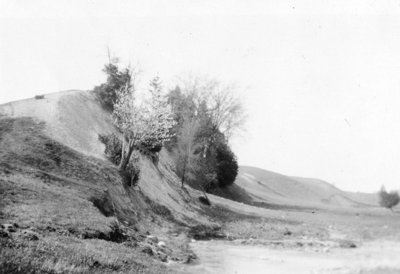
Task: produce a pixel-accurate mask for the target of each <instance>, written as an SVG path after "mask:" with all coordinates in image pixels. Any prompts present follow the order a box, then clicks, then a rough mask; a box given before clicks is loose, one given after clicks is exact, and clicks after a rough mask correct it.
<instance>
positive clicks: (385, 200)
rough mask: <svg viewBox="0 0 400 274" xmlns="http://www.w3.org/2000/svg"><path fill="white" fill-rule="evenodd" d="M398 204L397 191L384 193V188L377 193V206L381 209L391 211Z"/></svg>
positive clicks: (399, 199)
mask: <svg viewBox="0 0 400 274" xmlns="http://www.w3.org/2000/svg"><path fill="white" fill-rule="evenodd" d="M399 202H400V197H399V193H398V192H397V191H391V192H390V193H388V192H386V190H385V188H384V187H382V189H381V191H380V192H379V204H380V205H381V206H382V207H385V208H389V209H392V208H393V207H394V206H396V205H397V204H398V203H399Z"/></svg>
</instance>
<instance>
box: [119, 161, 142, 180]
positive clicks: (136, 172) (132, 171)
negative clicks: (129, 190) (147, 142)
mask: <svg viewBox="0 0 400 274" xmlns="http://www.w3.org/2000/svg"><path fill="white" fill-rule="evenodd" d="M120 175H121V176H122V178H123V179H124V183H125V185H127V186H135V185H136V184H137V183H138V182H139V179H140V167H139V165H138V164H137V163H136V162H133V161H132V160H130V161H129V163H128V165H127V166H126V168H125V170H120Z"/></svg>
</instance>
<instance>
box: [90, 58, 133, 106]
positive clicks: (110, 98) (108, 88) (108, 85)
mask: <svg viewBox="0 0 400 274" xmlns="http://www.w3.org/2000/svg"><path fill="white" fill-rule="evenodd" d="M103 72H104V73H105V74H107V81H106V82H105V83H103V84H101V85H100V86H96V87H95V88H94V92H95V94H96V95H97V96H98V98H99V100H100V103H101V104H102V106H103V107H104V108H105V109H107V110H109V111H113V109H114V103H115V101H116V99H117V94H116V92H117V91H119V90H121V89H122V88H124V87H128V88H131V87H132V84H131V80H132V76H131V71H130V70H129V69H128V68H126V69H124V70H122V71H121V70H120V69H119V68H118V66H117V62H115V63H109V64H107V65H105V67H104V69H103Z"/></svg>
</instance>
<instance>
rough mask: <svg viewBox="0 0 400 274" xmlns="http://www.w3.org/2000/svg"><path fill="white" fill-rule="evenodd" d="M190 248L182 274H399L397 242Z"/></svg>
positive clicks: (202, 244)
mask: <svg viewBox="0 0 400 274" xmlns="http://www.w3.org/2000/svg"><path fill="white" fill-rule="evenodd" d="M305 246H307V245H305ZM191 248H192V250H193V251H194V252H195V253H196V254H197V256H198V258H199V259H198V262H197V264H194V265H184V266H180V267H181V268H180V270H181V271H182V272H184V273H202V274H205V273H227V274H230V273H232V274H233V273H236V274H240V273H253V274H257V273H274V274H290V273H296V274H306V273H307V274H309V273H315V274H317V273H321V274H322V273H324V274H325V273H329V274H350V273H400V260H399V257H398V256H399V254H400V242H388V241H374V242H368V243H365V244H362V245H361V246H359V247H357V248H342V247H331V248H329V249H327V248H326V247H322V246H321V247H312V248H307V247H298V248H294V247H291V248H288V247H286V246H284V245H283V247H276V246H268V245H254V246H253V245H241V244H237V243H235V242H228V241H197V242H194V243H191Z"/></svg>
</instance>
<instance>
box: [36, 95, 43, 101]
mask: <svg viewBox="0 0 400 274" xmlns="http://www.w3.org/2000/svg"><path fill="white" fill-rule="evenodd" d="M35 99H36V100H40V99H44V95H35Z"/></svg>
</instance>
